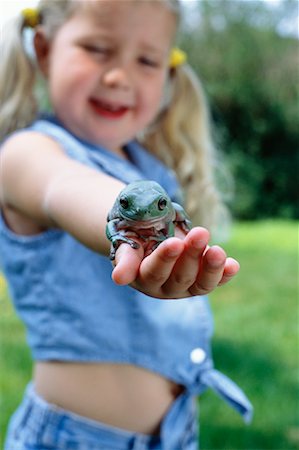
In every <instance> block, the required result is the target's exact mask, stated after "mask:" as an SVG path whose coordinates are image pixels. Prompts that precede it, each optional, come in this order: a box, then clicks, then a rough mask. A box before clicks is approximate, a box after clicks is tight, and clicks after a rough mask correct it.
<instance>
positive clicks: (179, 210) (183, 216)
mask: <svg viewBox="0 0 299 450" xmlns="http://www.w3.org/2000/svg"><path fill="white" fill-rule="evenodd" d="M172 206H173V207H174V210H175V219H174V222H175V224H177V225H178V226H179V227H181V228H182V230H183V231H185V232H186V233H188V231H190V230H191V228H192V223H191V220H190V217H189V216H188V214H187V213H186V211H185V210H184V208H183V207H182V206H181V205H179V204H178V203H174V202H173V203H172Z"/></svg>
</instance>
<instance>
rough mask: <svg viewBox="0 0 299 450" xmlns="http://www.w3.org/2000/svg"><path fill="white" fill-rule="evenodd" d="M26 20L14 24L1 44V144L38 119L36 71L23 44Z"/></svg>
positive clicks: (10, 24) (3, 33) (22, 18)
mask: <svg viewBox="0 0 299 450" xmlns="http://www.w3.org/2000/svg"><path fill="white" fill-rule="evenodd" d="M24 27H25V20H24V17H23V16H22V15H21V14H20V16H18V17H16V18H15V19H13V20H11V21H10V22H9V23H7V24H6V26H5V27H4V29H3V32H2V36H1V42H0V55H1V65H0V141H2V140H3V139H4V138H5V136H7V135H8V134H10V133H12V132H13V131H15V130H17V129H20V128H24V127H26V126H28V125H29V124H30V123H31V122H32V121H33V120H34V118H35V116H36V113H37V105H36V101H35V98H34V93H33V90H34V84H35V73H36V68H35V65H34V63H33V62H32V61H31V60H30V58H29V57H28V55H27V54H26V51H25V48H24V42H23V30H24Z"/></svg>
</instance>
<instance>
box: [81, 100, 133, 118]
mask: <svg viewBox="0 0 299 450" xmlns="http://www.w3.org/2000/svg"><path fill="white" fill-rule="evenodd" d="M89 102H90V105H91V106H92V109H93V110H94V112H95V113H96V114H98V115H100V116H102V117H106V118H108V119H119V118H121V117H123V116H124V115H125V114H126V113H127V112H128V111H129V109H130V108H129V107H128V106H121V105H113V104H111V103H108V102H104V101H100V100H95V99H90V100H89Z"/></svg>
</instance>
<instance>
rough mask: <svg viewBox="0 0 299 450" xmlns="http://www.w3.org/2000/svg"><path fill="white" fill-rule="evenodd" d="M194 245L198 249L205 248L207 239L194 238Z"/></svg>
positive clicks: (192, 242)
mask: <svg viewBox="0 0 299 450" xmlns="http://www.w3.org/2000/svg"><path fill="white" fill-rule="evenodd" d="M191 244H192V247H194V248H196V249H197V250H200V249H202V248H205V247H206V245H207V241H205V240H202V239H193V240H192V241H191Z"/></svg>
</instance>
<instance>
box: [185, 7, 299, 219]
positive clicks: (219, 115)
mask: <svg viewBox="0 0 299 450" xmlns="http://www.w3.org/2000/svg"><path fill="white" fill-rule="evenodd" d="M273 3H274V2H273ZM188 5H189V7H190V10H191V14H188V15H186V19H187V20H186V22H185V24H184V26H183V28H182V33H181V40H180V42H181V45H182V47H183V49H185V50H186V52H187V54H188V58H189V61H190V63H191V65H192V66H193V67H194V68H195V70H196V72H197V73H198V75H199V77H200V78H201V80H202V82H203V85H204V88H205V89H206V91H207V94H208V99H209V101H210V104H211V109H212V115H213V119H214V123H215V130H217V131H216V133H217V134H216V135H215V137H216V140H217V142H218V146H219V148H220V149H222V151H223V154H224V161H225V162H226V163H227V166H228V167H229V169H230V171H231V173H232V174H233V179H234V180H235V188H234V194H235V195H234V198H233V202H232V205H231V206H232V209H233V212H234V214H235V216H236V217H237V218H240V219H260V218H266V217H284V218H298V215H299V214H298V212H299V211H298V196H297V191H298V189H297V179H298V155H299V152H298V143H299V114H298V108H299V76H298V75H299V48H298V42H299V41H298V34H297V37H296V36H294V31H296V30H297V33H298V2H297V1H296V0H283V1H281V2H276V3H275V5H273V4H272V6H271V8H269V5H268V4H266V3H265V2H263V1H261V0H259V1H255V0H251V1H244V0H243V1H242V0H202V1H190V2H189V3H188ZM290 25H291V26H292V27H293V30H292V31H293V34H292V35H285V34H283V33H286V31H289V26H290Z"/></svg>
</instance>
